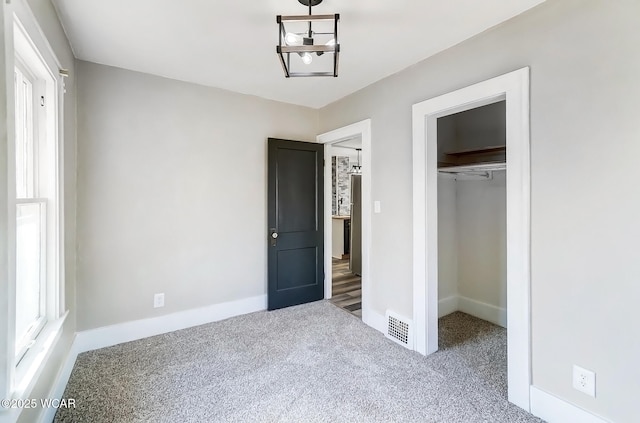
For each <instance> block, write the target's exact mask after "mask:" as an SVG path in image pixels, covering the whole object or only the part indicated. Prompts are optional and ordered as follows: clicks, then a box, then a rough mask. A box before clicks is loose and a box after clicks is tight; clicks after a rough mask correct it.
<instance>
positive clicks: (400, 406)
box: [55, 301, 541, 423]
mask: <svg viewBox="0 0 640 423" xmlns="http://www.w3.org/2000/svg"><path fill="white" fill-rule="evenodd" d="M440 337H441V350H440V351H439V352H437V353H435V354H433V355H431V356H429V357H423V356H421V355H419V354H417V353H414V352H412V351H409V350H407V349H405V348H403V347H401V346H399V345H397V344H395V343H393V342H391V341H389V340H387V339H386V338H385V337H384V336H383V335H382V334H380V333H379V332H377V331H375V330H373V329H371V328H369V327H368V326H366V325H364V324H363V323H362V322H361V321H360V320H359V319H358V318H356V317H354V316H352V315H350V314H348V313H347V312H345V311H344V310H341V309H338V308H337V307H335V306H334V305H332V304H330V303H329V302H327V301H320V302H317V303H312V304H306V305H302V306H297V307H291V308H288V309H284V310H278V311H273V312H258V313H253V314H249V315H245V316H239V317H235V318H232V319H228V320H225V321H222V322H217V323H211V324H207V325H203V326H198V327H194V328H190V329H186V330H182V331H177V332H172V333H168V334H165V335H160V336H154V337H151V338H146V339H142V340H139V341H134V342H129V343H126V344H120V345H116V346H113V347H109V348H104V349H101V350H96V351H91V352H87V353H83V354H81V355H80V356H79V357H78V360H77V362H76V365H75V367H74V369H73V373H72V375H71V378H70V380H69V384H68V385H67V389H66V391H65V398H75V399H76V403H77V408H76V409H75V410H74V409H60V410H59V411H58V414H57V415H56V418H55V421H56V422H59V423H62V422H65V423H70V422H74V423H82V422H91V423H98V422H456V423H458V422H465V423H467V422H468V423H471V422H509V423H514V422H541V420H539V419H537V418H535V417H533V416H531V415H530V414H528V413H526V412H524V411H522V410H520V409H519V408H517V407H515V406H514V405H511V404H509V403H508V402H507V400H506V388H505V386H506V347H505V345H506V332H505V330H504V329H502V328H499V327H497V326H494V325H492V324H490V323H486V322H483V321H482V320H478V319H475V318H473V317H471V316H468V315H465V314H462V313H454V314H452V315H449V316H446V317H444V318H443V319H441V322H440Z"/></svg>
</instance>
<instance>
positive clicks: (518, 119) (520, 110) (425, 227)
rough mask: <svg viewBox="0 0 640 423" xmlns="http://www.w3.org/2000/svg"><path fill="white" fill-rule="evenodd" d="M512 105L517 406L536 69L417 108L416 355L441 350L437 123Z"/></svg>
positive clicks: (510, 216)
mask: <svg viewBox="0 0 640 423" xmlns="http://www.w3.org/2000/svg"><path fill="white" fill-rule="evenodd" d="M500 100H506V115H507V116H506V117H507V119H506V126H507V128H506V132H507V304H508V306H507V315H508V325H509V330H508V335H507V337H508V339H507V347H508V389H509V401H511V402H512V403H514V404H516V405H517V406H519V407H521V408H523V409H525V410H529V407H530V406H529V387H530V386H531V317H530V308H531V307H530V294H531V292H530V285H531V280H530V279H531V275H530V245H531V244H530V239H531V229H530V215H531V196H530V178H531V175H530V161H529V68H528V67H526V68H522V69H518V70H516V71H513V72H510V73H508V74H505V75H502V76H498V77H495V78H492V79H489V80H487V81H483V82H480V83H478V84H475V85H471V86H469V87H466V88H462V89H460V90H457V91H453V92H450V93H448V94H444V95H441V96H439V97H435V98H432V99H430V100H426V101H423V102H421V103H417V104H414V105H413V233H414V239H413V310H414V318H413V322H414V324H415V328H416V332H415V333H416V337H415V345H416V350H417V351H418V352H420V353H422V354H431V353H432V352H434V351H436V350H437V349H438V326H437V324H438V323H437V322H438V282H437V281H438V234H437V224H438V207H437V195H438V185H437V182H438V178H437V119H438V118H439V117H442V116H447V115H450V114H453V113H458V112H461V111H465V110H469V109H472V108H476V107H480V106H484V105H487V104H491V103H495V102H497V101H500Z"/></svg>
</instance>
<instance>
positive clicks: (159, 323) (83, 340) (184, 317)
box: [40, 295, 267, 423]
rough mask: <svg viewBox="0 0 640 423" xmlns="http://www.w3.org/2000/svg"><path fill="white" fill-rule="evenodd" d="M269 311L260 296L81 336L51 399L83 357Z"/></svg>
mask: <svg viewBox="0 0 640 423" xmlns="http://www.w3.org/2000/svg"><path fill="white" fill-rule="evenodd" d="M266 309H267V296H266V295H259V296H256V297H251V298H246V299H243V300H237V301H230V302H227V303H222V304H214V305H211V306H207V307H202V308H196V309H192V310H186V311H181V312H177V313H171V314H166V315H164V316H159V317H152V318H148V319H142V320H134V321H132V322H125V323H119V324H117V325H111V326H104V327H101V328H96V329H90V330H85V331H81V332H78V333H76V336H75V338H74V340H73V344H72V345H71V348H70V350H69V353H68V354H67V358H66V360H65V363H64V365H63V366H62V368H61V369H60V371H59V372H58V376H57V377H56V381H55V383H54V385H53V388H52V389H51V393H50V395H49V398H62V397H63V395H64V390H65V388H66V386H67V383H68V382H69V377H70V376H71V372H72V370H73V366H74V364H75V362H76V359H77V358H78V354H80V353H83V352H86V351H91V350H95V349H98V348H104V347H110V346H112V345H117V344H121V343H123V342H129V341H135V340H137V339H142V338H148V337H150V336H155V335H161V334H163V333H168V332H173V331H176V330H180V329H186V328H190V327H193V326H199V325H204V324H206V323H211V322H217V321H219V320H224V319H228V318H229V317H234V316H240V315H242V314H247V313H253V312H256V311H262V310H266ZM55 413H56V409H55V408H47V409H45V412H44V413H42V414H41V419H40V422H41V423H50V422H52V421H53V418H54V417H55Z"/></svg>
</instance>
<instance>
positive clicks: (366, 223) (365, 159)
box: [316, 119, 373, 326]
mask: <svg viewBox="0 0 640 423" xmlns="http://www.w3.org/2000/svg"><path fill="white" fill-rule="evenodd" d="M355 137H360V138H361V139H362V321H363V322H364V323H366V324H367V325H369V326H373V322H372V321H371V320H372V313H371V301H370V300H371V297H370V292H371V272H370V263H371V261H370V252H371V119H365V120H363V121H360V122H356V123H353V124H351V125H348V126H345V127H342V128H338V129H335V130H333V131H330V132H325V133H324V134H320V135H318V136H317V138H316V139H317V142H319V143H321V144H325V149H324V160H325V167H324V186H325V193H324V219H325V222H324V227H325V231H324V249H325V252H324V257H325V265H324V274H325V280H324V287H325V298H326V299H329V298H331V278H332V265H331V245H332V244H331V241H332V234H331V227H332V225H331V214H332V213H331V194H332V193H331V189H330V187H331V148H330V146H331V144H336V143H338V142H340V141H345V140H347V139H350V138H355Z"/></svg>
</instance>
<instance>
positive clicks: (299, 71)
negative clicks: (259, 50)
mask: <svg viewBox="0 0 640 423" xmlns="http://www.w3.org/2000/svg"><path fill="white" fill-rule="evenodd" d="M298 2H300V3H301V4H303V5H305V6H308V7H309V14H308V15H295V16H282V15H278V16H277V17H276V22H277V23H278V45H277V46H276V52H277V53H278V56H279V57H280V63H281V64H282V69H283V70H284V76H285V77H287V78H290V77H298V76H334V77H336V76H338V56H339V53H340V44H339V43H338V21H339V20H340V14H338V13H336V14H334V15H312V14H311V8H312V7H313V6H317V5H318V4H320V3H322V0H298ZM285 24H287V25H288V26H289V27H290V29H294V28H293V27H296V26H297V28H295V30H292V31H287V28H285ZM312 24H315V26H316V31H314V30H313V27H312ZM291 53H297V55H296V54H293V55H292V54H291ZM324 53H330V54H333V57H332V58H333V60H321V61H320V60H319V61H317V62H321V63H316V64H314V65H313V66H312V65H311V63H312V62H313V59H314V56H317V57H319V56H322V55H324ZM296 56H299V57H300V59H299V60H298V59H297V57H296ZM292 57H293V60H292ZM307 67H308V68H307ZM322 69H325V70H322Z"/></svg>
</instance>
